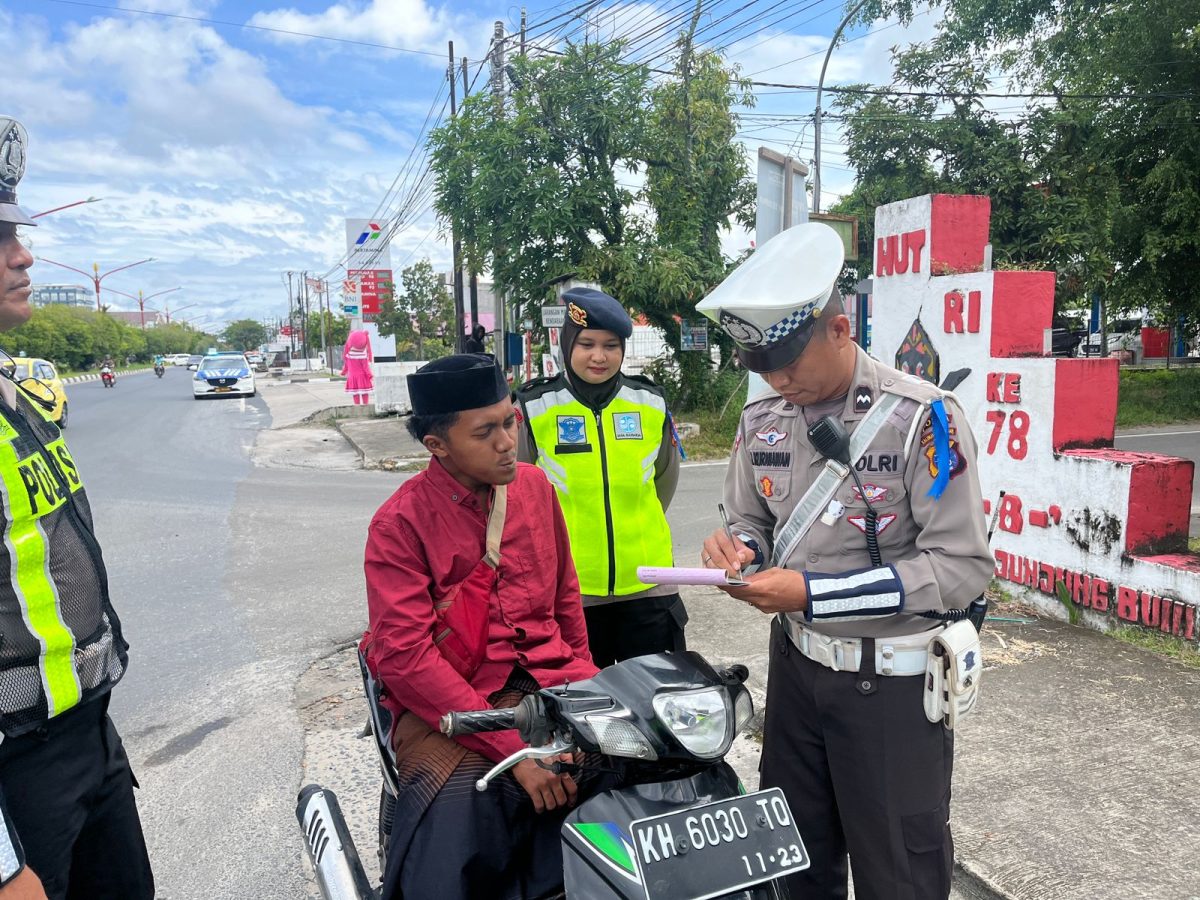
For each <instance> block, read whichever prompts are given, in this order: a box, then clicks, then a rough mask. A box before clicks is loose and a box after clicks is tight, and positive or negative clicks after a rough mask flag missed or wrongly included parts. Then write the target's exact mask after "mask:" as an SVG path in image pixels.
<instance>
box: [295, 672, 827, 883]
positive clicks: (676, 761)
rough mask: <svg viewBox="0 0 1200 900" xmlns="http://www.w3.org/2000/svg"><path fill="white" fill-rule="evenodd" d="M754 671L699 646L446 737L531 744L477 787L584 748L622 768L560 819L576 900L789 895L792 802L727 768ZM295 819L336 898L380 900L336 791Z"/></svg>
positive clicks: (376, 731) (384, 723)
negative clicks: (713, 661) (510, 734)
mask: <svg viewBox="0 0 1200 900" xmlns="http://www.w3.org/2000/svg"><path fill="white" fill-rule="evenodd" d="M359 666H360V669H361V672H362V676H363V683H364V688H365V690H366V694H367V699H368V708H369V713H370V715H369V721H368V726H367V729H366V730H365V731H364V736H365V735H366V734H368V733H369V734H372V735H373V736H374V738H375V741H374V743H375V747H376V750H377V751H378V756H379V762H380V766H381V770H382V773H383V789H382V791H381V797H380V808H379V833H378V839H379V848H378V855H379V861H380V870H381V871H385V870H386V863H387V847H388V841H389V838H390V835H391V826H392V820H393V816H394V812H395V804H396V793H397V787H396V785H397V783H398V782H397V777H396V768H395V757H394V754H393V752H392V750H391V745H390V742H389V740H388V736H389V735H390V730H391V724H392V723H391V714H390V713H389V712H388V711H387V710H386V709H385V708H384V707H383V706H382V705H381V704H380V702H379V696H380V685H379V684H378V683H377V682H376V681H375V680H374V678H373V677H372V675H371V673H370V671H369V670H368V669H367V666H366V662H365V660H364V659H363V656H362V654H361V652H360V654H359ZM748 674H749V672H748V670H747V669H746V667H745V666H740V665H736V666H731V667H730V668H728V669H722V670H717V669H714V668H713V667H712V666H710V665H709V664H708V662H706V661H705V659H704V658H703V657H702V656H701V655H700V654H698V653H695V652H691V651H688V652H682V653H660V654H654V655H651V656H643V657H638V658H636V659H630V660H626V661H624V662H621V663H617V664H616V665H614V666H610V667H609V668H607V669H604V670H603V671H601V672H600V673H599V674H598V675H596V676H594V677H593V678H590V679H588V680H586V681H581V682H576V683H574V684H570V685H564V686H561V687H552V688H544V689H542V690H540V691H538V692H537V693H534V694H530V695H529V696H527V697H525V698H524V699H523V700H522V701H521V703H520V704H519V705H518V706H516V707H513V708H511V709H490V710H482V711H478V712H453V713H450V714H449V715H447V716H445V717H444V718H443V719H442V722H441V728H442V731H443V732H444V733H445V734H447V735H449V736H451V737H453V736H456V735H466V734H479V733H482V732H488V731H503V730H507V729H514V728H515V729H517V730H518V732H519V733H520V735H521V739H522V740H523V741H525V742H526V743H527V744H529V745H530V746H528V747H526V748H525V749H523V750H521V751H519V752H517V753H515V754H513V755H512V756H510V757H508V758H507V759H505V760H502V761H501V762H499V763H498V764H496V765H495V766H494V767H493V768H492V769H491V770H490V771H489V772H488V773H487V774H486V775H485V776H484V777H483V778H481V779H480V780H479V781H478V782H477V783H476V785H475V787H476V789H477V790H480V791H484V790H487V788H488V786H489V784H490V783H491V782H492V781H493V780H495V779H496V778H497V777H499V776H500V775H502V774H503V773H505V772H507V771H508V770H510V769H511V768H512V767H513V766H515V765H516V764H517V763H519V762H522V761H523V760H526V759H534V760H539V761H540V760H542V759H547V758H550V757H557V756H559V754H566V753H574V752H580V751H582V752H584V753H599V754H603V755H604V756H605V757H606V758H607V759H606V763H608V764H610V765H613V766H615V767H616V768H617V772H618V774H619V778H618V783H619V784H620V785H621V786H620V787H618V788H614V789H612V790H608V791H604V792H601V793H599V794H596V795H595V796H593V797H591V798H590V799H588V800H586V801H584V802H583V803H581V804H580V805H579V806H578V807H577V808H575V809H574V810H572V811H571V813H570V814H569V815H567V817H566V819H565V821H564V822H563V825H562V829H561V831H560V835H561V841H562V855H563V889H564V890H565V892H566V893H565V897H566V898H567V900H707V898H714V900H715V898H721V900H786V898H787V897H788V896H789V894H788V892H787V888H786V887H785V886H784V884H783V881H782V878H783V877H784V876H786V875H789V874H791V873H793V872H797V871H800V870H802V869H805V868H807V867H808V866H809V857H808V853H807V851H806V850H805V848H804V842H803V840H802V839H801V837H800V834H799V831H798V829H797V825H796V822H795V820H794V818H793V817H792V814H791V811H790V810H789V808H788V804H787V800H786V798H785V797H784V795H783V792H782V791H781V790H780V789H779V788H770V789H766V790H761V791H756V792H754V793H746V792H745V791H744V789H743V787H742V785H741V783H740V781H739V779H738V777H737V774H736V773H735V772H734V770H733V769H732V767H730V766H729V764H728V763H726V762H725V756H726V754H727V753H728V752H729V748H730V746H731V745H732V743H733V739H734V737H735V735H736V734H737V733H738V732H740V731H741V730H742V729H743V728H745V726H746V725H747V724H748V723H749V722H750V720H751V719H752V718H753V716H754V705H753V702H752V700H751V698H750V692H749V691H748V690H747V689H746V687H745V685H744V682H745V680H746V678H747V676H748ZM539 764H540V762H539ZM549 767H550V768H551V769H552V770H554V771H556V772H561V771H572V767H570V766H569V765H564V764H563V763H559V762H556V763H553V764H552V765H551V766H549ZM296 817H297V818H298V819H299V821H300V827H301V830H302V831H303V832H304V836H305V839H306V840H305V843H306V846H307V848H308V856H309V859H310V861H311V863H312V865H313V868H314V870H315V871H316V875H317V882H318V885H319V887H320V889H321V892H322V896H323V897H325V898H326V900H333V898H359V900H370V898H378V897H379V891H378V889H376V888H374V887H372V886H371V884H370V881H369V879H368V878H367V876H366V873H365V871H364V869H363V866H362V861H361V859H360V858H359V855H358V851H357V850H356V848H355V845H354V841H353V839H352V837H351V835H350V833H349V829H348V828H347V826H346V822H345V819H344V818H343V816H342V813H341V809H340V807H339V806H338V803H337V797H336V795H335V794H334V793H333V792H332V791H330V790H328V789H327V788H323V787H321V786H320V785H315V784H310V785H308V786H306V787H305V788H304V789H303V790H302V791H301V792H300V795H299V797H298V799H297V806H296ZM553 896H554V897H558V898H561V897H563V896H564V895H563V894H561V893H555V894H554V895H553Z"/></svg>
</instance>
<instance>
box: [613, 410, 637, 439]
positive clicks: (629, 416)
mask: <svg viewBox="0 0 1200 900" xmlns="http://www.w3.org/2000/svg"><path fill="white" fill-rule="evenodd" d="M613 431H614V432H615V433H616V435H617V440H618V441H640V440H641V439H642V414H641V413H640V412H615V413H613Z"/></svg>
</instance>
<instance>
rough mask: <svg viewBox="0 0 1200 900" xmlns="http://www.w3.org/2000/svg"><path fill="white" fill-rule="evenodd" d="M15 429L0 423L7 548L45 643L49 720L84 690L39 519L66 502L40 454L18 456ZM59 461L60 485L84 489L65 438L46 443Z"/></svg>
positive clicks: (25, 610)
mask: <svg viewBox="0 0 1200 900" xmlns="http://www.w3.org/2000/svg"><path fill="white" fill-rule="evenodd" d="M16 437H17V431H16V429H14V428H13V426H12V425H10V424H9V423H8V422H5V421H3V420H0V443H2V444H3V448H2V449H0V491H2V493H3V504H4V546H5V549H6V550H7V551H8V555H9V559H10V560H11V570H10V573H9V574H10V579H11V584H12V589H13V593H14V594H15V595H16V597H17V602H18V603H19V604H20V607H21V615H22V618H23V619H24V621H25V625H26V626H27V627H28V628H29V632H30V634H32V635H33V636H34V637H36V638H37V640H38V643H39V644H40V645H41V658H40V659H39V662H38V667H39V671H40V674H41V679H42V687H43V689H44V691H45V693H46V702H47V706H48V710H49V715H50V716H56V715H58V714H60V713H62V712H64V711H65V710H68V709H70V708H71V707H72V706H75V705H76V704H77V703H79V701H80V699H81V697H82V689H81V687H80V684H79V676H78V674H77V672H76V669H75V658H74V657H75V648H76V640H75V635H73V634H72V633H71V630H70V629H69V628H68V627H67V625H66V623H65V622H64V621H63V618H62V613H61V607H60V601H59V596H58V588H57V586H56V585H55V583H54V580H53V578H51V576H50V569H49V555H48V549H47V544H46V532H45V530H44V529H43V527H42V522H41V520H42V519H43V518H44V517H46V516H48V515H49V514H50V513H52V512H54V511H55V510H57V509H59V508H60V507H61V506H62V505H63V504H64V503H66V502H67V495H66V494H64V493H63V492H62V490H61V488H60V486H59V480H58V477H57V476H56V473H54V472H52V471H51V470H50V463H48V462H47V461H46V459H45V458H44V457H43V456H42V454H41V453H38V452H36V451H35V452H33V453H31V454H29V455H28V456H26V457H25V458H24V459H22V458H20V457H19V455H18V452H17V449H16V445H15V444H14V442H13V439H14V438H16ZM46 449H47V451H49V453H50V454H51V455H52V456H53V458H54V459H55V460H57V461H58V467H59V472H60V473H61V476H62V482H63V483H65V484H66V485H67V486H68V487H69V488H70V490H71V491H72V492H74V491H77V490H79V489H80V488H81V487H82V482H81V481H80V478H79V475H78V472H77V470H76V467H75V461H74V460H73V459H72V458H71V454H70V453H69V452H68V450H67V446H66V444H65V443H64V442H63V440H62V439H61V438H59V439H58V440H56V441H54V442H52V443H50V444H47V445H46Z"/></svg>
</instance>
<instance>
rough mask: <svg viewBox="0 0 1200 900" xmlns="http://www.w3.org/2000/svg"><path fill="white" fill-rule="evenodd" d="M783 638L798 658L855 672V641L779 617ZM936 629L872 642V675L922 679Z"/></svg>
mask: <svg viewBox="0 0 1200 900" xmlns="http://www.w3.org/2000/svg"><path fill="white" fill-rule="evenodd" d="M782 620H783V625H784V628H785V629H786V630H787V636H788V637H789V638H790V639H791V642H792V644H793V646H795V648H796V649H797V650H799V651H800V653H801V655H803V656H807V657H808V658H809V659H811V660H812V661H813V662H815V663H820V664H821V665H823V666H825V667H827V668H830V669H833V671H835V672H859V671H862V669H861V658H862V641H861V640H860V639H859V638H838V637H830V636H829V635H827V634H821V633H819V632H816V631H813V630H812V629H811V628H808V627H807V626H805V625H801V624H800V623H799V622H797V621H796V620H795V619H792V618H791V617H786V616H785V617H782ZM938 631H940V629H938V628H932V629H930V630H928V631H922V632H918V633H917V634H905V635H899V636H897V637H887V638H875V674H876V675H924V674H925V665H926V663H927V662H928V659H929V649H928V648H929V642H930V641H931V640H933V637H934V635H935V634H937V633H938Z"/></svg>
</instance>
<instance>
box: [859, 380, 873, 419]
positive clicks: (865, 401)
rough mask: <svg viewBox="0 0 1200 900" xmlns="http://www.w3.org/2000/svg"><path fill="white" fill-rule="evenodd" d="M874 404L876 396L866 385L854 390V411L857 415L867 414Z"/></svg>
mask: <svg viewBox="0 0 1200 900" xmlns="http://www.w3.org/2000/svg"><path fill="white" fill-rule="evenodd" d="M874 403H875V395H874V394H873V393H872V392H871V389H870V388H869V387H867V386H866V385H865V384H860V385H859V386H858V387H856V388H855V389H854V411H855V412H856V413H865V412H866V411H867V410H869V409H870V408H871V406H872V405H873V404H874Z"/></svg>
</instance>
